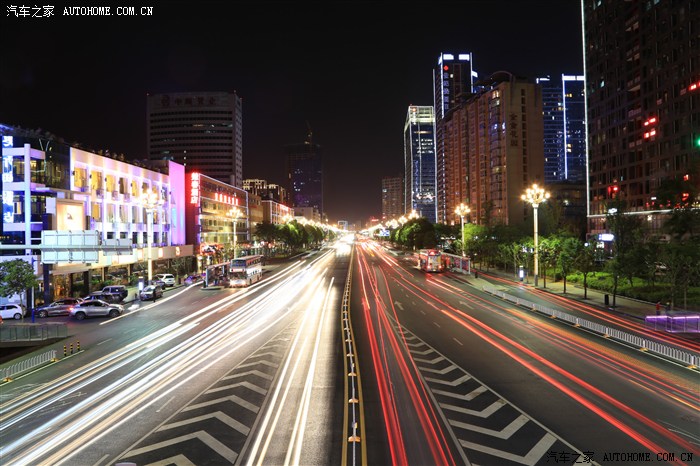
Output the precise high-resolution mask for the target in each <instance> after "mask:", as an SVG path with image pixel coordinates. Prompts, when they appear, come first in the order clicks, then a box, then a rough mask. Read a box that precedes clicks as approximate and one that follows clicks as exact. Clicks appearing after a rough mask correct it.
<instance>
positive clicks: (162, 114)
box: [146, 92, 243, 188]
mask: <svg viewBox="0 0 700 466" xmlns="http://www.w3.org/2000/svg"><path fill="white" fill-rule="evenodd" d="M146 118H147V153H148V159H149V160H174V161H175V162H177V163H179V164H182V165H184V166H185V169H186V170H187V172H188V173H191V172H197V173H200V174H202V175H205V176H208V177H210V178H214V179H216V180H219V181H221V182H223V183H227V184H230V185H232V186H235V187H238V188H240V187H242V185H243V104H242V101H241V98H240V97H238V95H236V93H235V92H233V93H229V92H181V93H171V94H154V95H149V96H148V98H147V115H146Z"/></svg>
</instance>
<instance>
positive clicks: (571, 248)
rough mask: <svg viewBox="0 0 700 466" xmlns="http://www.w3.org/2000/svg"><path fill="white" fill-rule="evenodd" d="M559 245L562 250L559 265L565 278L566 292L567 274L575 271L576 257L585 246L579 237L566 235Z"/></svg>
mask: <svg viewBox="0 0 700 466" xmlns="http://www.w3.org/2000/svg"><path fill="white" fill-rule="evenodd" d="M559 247H560V251H559V256H558V257H557V265H558V266H559V268H560V269H561V274H562V277H563V279H564V293H566V276H567V275H569V274H570V273H571V272H573V270H574V266H575V264H576V259H577V258H578V256H579V254H580V253H581V250H582V249H583V247H584V246H583V243H582V242H581V240H579V239H578V238H573V237H565V238H562V239H561V240H560V242H559Z"/></svg>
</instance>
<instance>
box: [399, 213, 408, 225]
mask: <svg viewBox="0 0 700 466" xmlns="http://www.w3.org/2000/svg"><path fill="white" fill-rule="evenodd" d="M406 222H408V219H407V218H406V216H405V215H402V216H401V217H399V223H400V224H401V226H403V224H404V223H406Z"/></svg>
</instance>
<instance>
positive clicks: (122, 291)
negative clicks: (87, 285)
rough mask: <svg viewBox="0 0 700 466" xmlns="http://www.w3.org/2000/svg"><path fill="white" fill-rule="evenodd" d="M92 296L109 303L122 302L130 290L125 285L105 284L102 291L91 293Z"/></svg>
mask: <svg viewBox="0 0 700 466" xmlns="http://www.w3.org/2000/svg"><path fill="white" fill-rule="evenodd" d="M90 296H92V297H94V298H97V299H101V300H103V301H106V302H108V303H120V302H122V301H124V300H125V299H126V297H127V296H129V290H127V289H126V287H125V286H124V285H110V286H105V287H104V288H102V290H101V291H94V292H92V293H90Z"/></svg>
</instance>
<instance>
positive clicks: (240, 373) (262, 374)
mask: <svg viewBox="0 0 700 466" xmlns="http://www.w3.org/2000/svg"><path fill="white" fill-rule="evenodd" d="M244 375H257V376H258V377H262V378H263V379H267V380H272V378H273V377H272V376H271V375H268V374H266V373H264V372H260V371H257V370H252V371H247V372H239V373H236V374H235V375H229V376H226V377H224V378H223V379H221V380H231V379H235V378H237V377H243V376H244ZM227 386H228V385H227ZM218 389H219V387H217V388H215V389H212V390H208V391H207V393H208V392H209V391H215V390H218Z"/></svg>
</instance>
